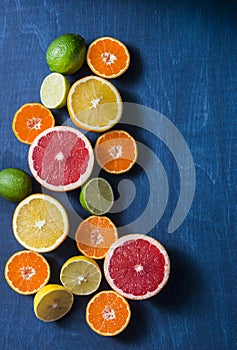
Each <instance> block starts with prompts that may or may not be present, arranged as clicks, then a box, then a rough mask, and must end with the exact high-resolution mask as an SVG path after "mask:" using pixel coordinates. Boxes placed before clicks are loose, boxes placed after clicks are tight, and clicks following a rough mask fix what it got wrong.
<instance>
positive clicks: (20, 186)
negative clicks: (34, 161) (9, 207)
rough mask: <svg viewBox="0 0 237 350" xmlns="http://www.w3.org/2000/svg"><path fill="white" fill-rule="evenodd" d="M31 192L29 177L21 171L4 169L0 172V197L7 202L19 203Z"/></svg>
mask: <svg viewBox="0 0 237 350" xmlns="http://www.w3.org/2000/svg"><path fill="white" fill-rule="evenodd" d="M31 192H32V181H31V178H30V176H29V175H28V174H27V173H26V172H24V171H23V170H20V169H16V168H6V169H3V170H2V171H0V196H2V197H3V198H4V199H7V200H8V201H12V202H20V201H21V200H22V199H24V198H25V197H27V196H29V195H30V194H31Z"/></svg>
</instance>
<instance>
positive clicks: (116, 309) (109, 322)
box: [86, 290, 131, 336]
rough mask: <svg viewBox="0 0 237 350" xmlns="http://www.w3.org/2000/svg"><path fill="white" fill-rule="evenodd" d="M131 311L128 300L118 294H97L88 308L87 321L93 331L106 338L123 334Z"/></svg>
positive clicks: (104, 292)
mask: <svg viewBox="0 0 237 350" xmlns="http://www.w3.org/2000/svg"><path fill="white" fill-rule="evenodd" d="M130 318H131V310H130V306H129V304H128V302H127V300H126V299H125V298H124V297H122V296H121V295H119V294H118V293H117V292H114V291H112V290H111V291H110V290H105V291H102V292H100V293H97V294H96V295H95V296H94V297H93V298H92V299H91V300H90V301H89V303H88V305H87V308H86V321H87V323H88V325H89V326H90V327H91V329H92V330H93V331H94V332H96V333H98V334H100V335H104V336H114V335H117V334H119V333H121V332H122V331H123V330H124V329H125V328H126V327H127V325H128V323H129V321H130Z"/></svg>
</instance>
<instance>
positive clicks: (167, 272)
mask: <svg viewBox="0 0 237 350" xmlns="http://www.w3.org/2000/svg"><path fill="white" fill-rule="evenodd" d="M137 239H143V240H147V241H148V242H149V243H151V244H153V245H155V246H156V247H157V248H158V249H159V250H160V252H161V253H162V254H163V256H164V259H165V266H164V278H163V280H162V282H161V283H160V284H159V285H158V287H157V289H155V290H154V291H152V292H147V293H146V294H144V295H140V296H137V295H133V294H128V293H126V292H124V291H123V290H121V289H120V288H118V287H117V286H116V285H115V283H114V281H113V279H112V278H111V277H110V275H109V263H110V259H111V257H112V255H113V252H114V250H115V249H116V248H117V247H120V246H122V245H123V243H125V242H127V241H130V240H137ZM104 274H105V278H106V280H107V282H108V283H109V285H110V287H111V288H112V289H113V290H114V291H116V292H117V293H119V294H120V295H122V296H123V297H125V298H127V299H132V300H145V299H148V298H151V297H153V296H155V295H156V294H158V293H159V292H160V291H161V290H162V289H163V287H164V286H165V285H166V283H167V281H168V279H169V275H170V259H169V256H168V253H167V251H166V249H165V248H164V247H163V246H162V244H161V243H160V242H158V241H157V240H155V239H154V238H152V237H150V236H147V235H145V234H130V235H126V236H123V237H121V238H119V239H118V240H117V241H116V242H115V243H113V244H112V245H111V247H110V248H109V250H108V253H107V255H106V257H105V260H104Z"/></svg>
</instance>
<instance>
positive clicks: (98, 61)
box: [88, 39, 129, 76]
mask: <svg viewBox="0 0 237 350" xmlns="http://www.w3.org/2000/svg"><path fill="white" fill-rule="evenodd" d="M88 59H89V61H90V63H91V65H92V66H93V67H94V69H95V70H96V71H98V72H99V73H101V74H104V75H106V76H111V75H117V74H119V73H120V72H121V71H123V70H124V69H126V68H127V66H128V64H129V56H128V54H127V52H126V50H125V49H124V47H123V46H122V45H121V44H120V43H119V42H118V41H116V40H112V39H101V40H99V41H97V42H96V43H95V44H92V45H91V47H90V49H89V52H88Z"/></svg>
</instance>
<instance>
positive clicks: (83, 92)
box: [67, 76, 122, 132]
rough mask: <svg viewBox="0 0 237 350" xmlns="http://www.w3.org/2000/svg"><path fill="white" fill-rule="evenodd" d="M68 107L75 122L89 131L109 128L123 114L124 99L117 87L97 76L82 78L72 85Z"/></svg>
mask: <svg viewBox="0 0 237 350" xmlns="http://www.w3.org/2000/svg"><path fill="white" fill-rule="evenodd" d="M67 107H68V112H69V115H70V117H71V119H72V121H73V123H74V124H76V125H77V126H79V127H80V128H82V129H85V130H89V131H96V132H101V131H105V130H108V129H110V128H111V127H112V126H113V125H115V124H116V123H118V121H119V120H120V118H121V116H122V100H121V97H120V94H119V92H118V90H117V89H116V87H115V86H114V85H113V84H111V83H110V82H108V81H107V80H105V79H102V78H100V77H95V76H88V77H85V78H82V79H80V80H78V81H76V82H75V83H74V84H73V85H72V87H71V88H70V90H69V93H68V98H67Z"/></svg>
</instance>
